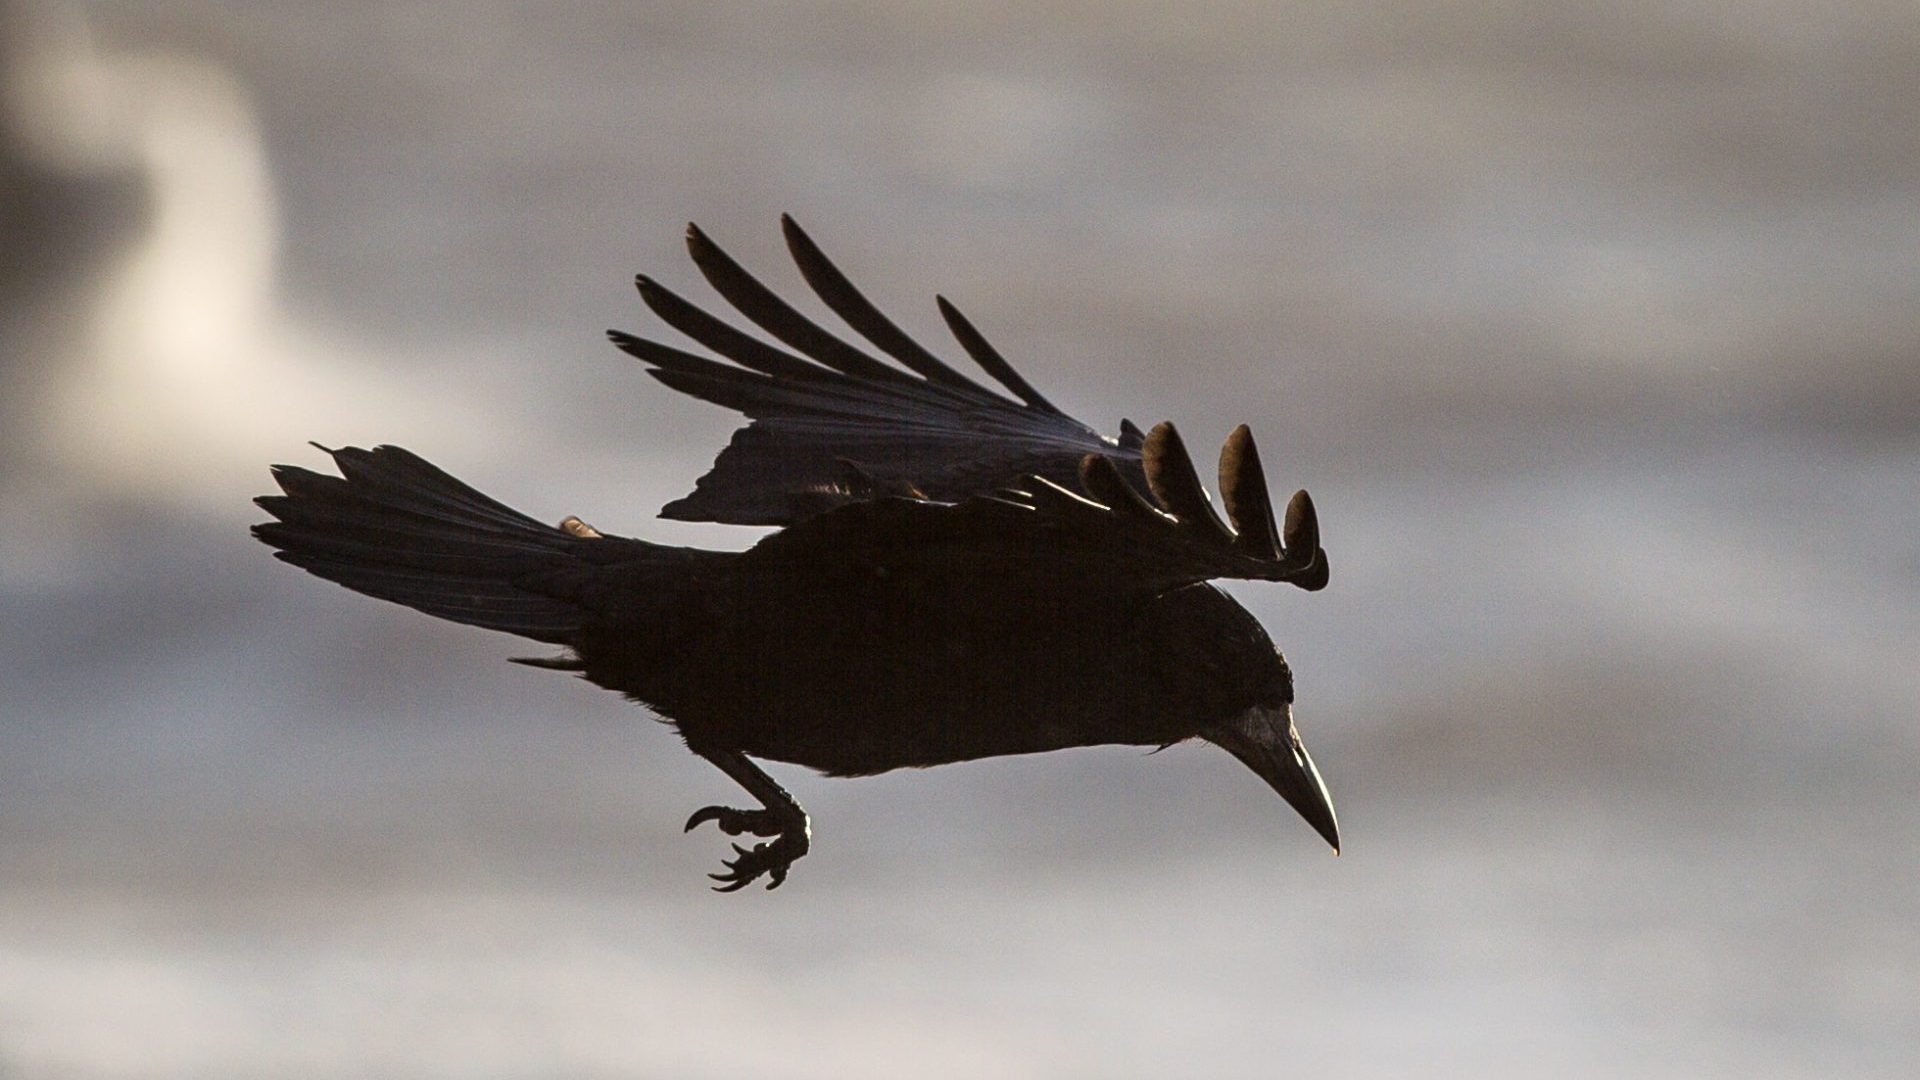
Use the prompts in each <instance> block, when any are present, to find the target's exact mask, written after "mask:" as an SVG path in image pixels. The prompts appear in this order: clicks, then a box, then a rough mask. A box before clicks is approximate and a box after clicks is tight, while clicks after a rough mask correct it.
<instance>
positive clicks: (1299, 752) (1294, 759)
mask: <svg viewBox="0 0 1920 1080" xmlns="http://www.w3.org/2000/svg"><path fill="white" fill-rule="evenodd" d="M1201 737H1202V738H1205V739H1206V740H1207V741H1208V742H1211V743H1215V744H1217V745H1219V746H1220V747H1222V748H1224V749H1225V750H1226V751H1227V752H1228V753H1230V754H1232V755H1233V756H1234V757H1237V758H1239V759H1240V760H1241V762H1243V763H1244V764H1245V765H1246V766H1247V768H1249V769H1252V770H1253V771H1254V772H1255V773H1256V774H1258V775H1259V777H1260V779H1262V780H1265V781H1266V782H1267V783H1268V785H1270V786H1271V787H1272V788H1273V790H1275V791H1277V792H1279V793H1280V797H1281V798H1283V799H1285V800H1287V805H1288V806H1291V807H1293V808H1294V809H1295V810H1296V811H1298V812H1299V814H1300V816H1301V817H1303V818H1306V819H1307V824H1309V825H1311V826H1313V829H1314V831H1315V832H1317V833H1319V834H1320V835H1321V836H1323V837H1325V838H1326V841H1327V843H1329V844H1332V845H1333V853H1334V854H1335V855H1338V854H1339V853H1340V822H1339V821H1338V820H1336V819H1335V818H1334V816H1333V799H1332V798H1331V797H1330V796H1328V794H1327V785H1326V782H1325V781H1323V780H1321V779H1320V770H1319V769H1316V768H1314V766H1313V757H1312V756H1311V755H1309V754H1308V753H1307V748H1306V746H1304V745H1303V744H1302V743H1301V742H1300V733H1299V732H1298V731H1295V730H1294V727H1293V707H1292V706H1291V705H1282V706H1280V707H1279V708H1277V709H1269V708H1265V707H1258V706H1256V707H1255V708H1252V709H1248V710H1247V711H1246V712H1244V713H1241V714H1240V716H1239V717H1238V718H1236V719H1234V720H1231V721H1228V722H1227V723H1225V724H1221V725H1219V726H1218V727H1214V728H1211V729H1209V730H1207V731H1206V732H1204V733H1202V736H1201Z"/></svg>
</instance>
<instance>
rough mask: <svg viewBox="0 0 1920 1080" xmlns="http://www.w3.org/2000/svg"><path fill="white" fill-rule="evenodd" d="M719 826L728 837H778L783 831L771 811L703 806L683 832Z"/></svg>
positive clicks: (778, 817)
mask: <svg viewBox="0 0 1920 1080" xmlns="http://www.w3.org/2000/svg"><path fill="white" fill-rule="evenodd" d="M709 821H711V822H713V823H715V824H716V825H719V826H720V831H721V832H723V833H726V834H727V835H728V836H739V835H741V834H742V833H752V834H753V835H755V836H779V835H780V834H781V833H782V832H783V831H785V826H784V825H783V824H782V822H781V821H780V816H779V815H778V814H776V813H774V812H773V811H771V810H736V809H734V808H733V807H731V806H703V807H701V808H700V809H698V810H695V811H694V812H693V816H692V817H690V818H688V819H687V827H686V828H685V829H684V830H682V831H683V832H692V831H693V830H695V829H697V828H699V827H700V826H701V825H704V824H706V823H707V822H709Z"/></svg>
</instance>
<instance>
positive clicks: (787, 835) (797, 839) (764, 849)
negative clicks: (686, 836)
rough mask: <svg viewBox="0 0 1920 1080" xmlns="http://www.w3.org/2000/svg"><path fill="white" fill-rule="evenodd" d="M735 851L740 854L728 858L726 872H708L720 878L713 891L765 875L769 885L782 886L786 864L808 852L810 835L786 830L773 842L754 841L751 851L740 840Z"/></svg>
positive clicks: (726, 889) (740, 886) (732, 889)
mask: <svg viewBox="0 0 1920 1080" xmlns="http://www.w3.org/2000/svg"><path fill="white" fill-rule="evenodd" d="M709 809H711V808H709ZM703 812H704V811H703ZM696 816H698V815H696ZM723 827H724V826H723ZM733 851H734V854H735V855H738V856H739V858H736V859H731V860H728V861H726V862H725V864H724V865H725V866H726V868H727V872H726V873H724V874H708V875H707V876H708V877H710V878H712V879H713V880H715V881H718V882H720V884H718V885H715V886H714V887H713V891H714V892H737V891H739V890H741V889H744V888H746V887H747V886H748V885H749V884H751V883H752V882H753V881H754V880H756V879H757V878H759V877H761V876H762V875H765V877H766V878H767V888H769V889H777V888H779V887H780V883H781V882H783V881H785V880H787V868H788V867H790V866H792V865H793V861H794V860H795V859H798V858H799V857H800V856H802V855H805V854H806V853H807V838H806V834H805V833H793V832H784V833H781V834H780V836H779V838H778V839H776V840H774V841H772V842H771V843H766V844H755V845H753V850H751V851H749V850H747V849H746V848H743V847H741V846H740V845H739V844H735V845H733Z"/></svg>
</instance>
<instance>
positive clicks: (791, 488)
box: [608, 217, 1143, 525]
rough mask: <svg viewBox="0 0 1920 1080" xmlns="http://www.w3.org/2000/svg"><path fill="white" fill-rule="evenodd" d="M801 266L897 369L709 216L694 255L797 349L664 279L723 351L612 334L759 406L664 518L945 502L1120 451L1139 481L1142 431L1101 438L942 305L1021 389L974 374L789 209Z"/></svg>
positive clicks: (680, 326) (718, 286)
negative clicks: (884, 500)
mask: <svg viewBox="0 0 1920 1080" xmlns="http://www.w3.org/2000/svg"><path fill="white" fill-rule="evenodd" d="M781 225H782V227H783V228H784V230H785V233H786V240H787V247H788V249H789V250H790V251H791V252H792V254H793V258H794V261H795V262H796V263H798V264H799V267H800V273H801V275H802V276H803V277H805V278H806V281H807V284H808V285H810V286H812V288H813V291H814V292H815V293H816V294H818V295H819V297H820V299H821V300H822V301H823V302H824V303H825V304H826V306H827V307H828V308H830V309H831V310H832V311H833V312H834V313H835V314H836V315H838V316H839V317H840V318H841V319H842V320H843V321H844V322H846V324H847V325H848V326H850V327H852V328H853V329H854V330H855V331H857V332H858V333H859V334H860V336H861V337H864V338H865V339H866V340H867V341H868V342H870V343H871V344H872V345H873V346H874V347H875V348H877V349H878V350H879V351H880V352H882V353H884V354H885V355H886V356H888V357H891V358H892V359H893V360H894V361H895V362H896V363H897V364H898V365H899V366H896V365H895V364H890V363H887V362H886V361H884V360H881V359H879V358H877V357H875V356H874V355H873V354H872V353H870V352H868V351H866V350H865V349H863V348H861V347H859V346H856V345H853V344H850V343H848V342H847V341H846V340H845V339H843V338H841V337H839V336H837V335H836V334H834V333H832V332H831V331H829V330H827V329H825V328H823V327H821V326H820V325H819V324H818V323H815V322H814V321H813V320H811V319H809V318H808V317H807V316H805V315H803V314H801V313H800V312H799V311H797V310H795V309H794V308H793V307H792V306H791V305H789V304H788V303H787V302H786V301H784V300H782V299H780V298H779V297H778V296H776V295H775V294H774V293H773V291H772V290H771V289H769V288H767V287H766V286H765V285H763V284H761V283H760V281H759V280H758V279H756V278H755V277H754V276H753V275H751V274H749V273H748V272H747V271H746V270H745V269H743V268H742V267H741V266H740V264H739V263H737V262H735V261H734V260H733V259H732V258H731V257H730V256H728V255H727V253H726V252H724V251H722V250H720V248H719V246H718V245H716V244H714V242H713V241H712V240H710V239H708V238H707V235H706V234H705V233H703V232H701V231H700V229H699V228H698V227H697V226H688V228H687V247H688V249H689V250H690V251H691V252H692V254H693V261H694V263H695V265H697V266H698V267H699V269H700V272H701V273H702V274H703V275H704V276H705V277H706V279H707V281H708V283H710V284H711V285H712V286H713V288H714V290H715V291H716V292H718V293H719V294H720V295H721V296H722V297H723V298H724V299H725V300H726V301H727V302H728V303H729V304H731V305H733V307H734V309H735V310H736V311H738V312H739V313H740V314H741V315H744V316H745V317H746V318H747V319H748V320H749V321H750V322H752V323H753V324H754V325H755V326H758V327H759V328H760V329H761V330H763V331H765V332H766V333H767V334H768V335H769V336H771V337H772V338H774V339H776V340H778V341H779V342H782V343H783V344H784V345H785V346H786V347H784V348H783V347H780V346H776V345H773V344H770V343H768V342H766V341H763V340H761V339H760V338H758V337H754V336H752V335H749V334H747V333H745V332H744V331H742V330H740V329H738V328H736V327H734V326H732V325H729V324H728V323H726V322H724V321H722V320H720V319H718V318H716V317H714V316H713V315H710V314H708V313H707V312H705V311H702V310H701V309H700V308H698V307H696V306H694V305H693V304H691V303H689V302H688V301H686V300H684V299H682V298H681V297H679V296H678V295H675V294H674V293H672V292H670V291H668V290H667V289H666V288H665V287H664V286H662V285H661V284H660V283H659V282H657V281H654V280H653V279H652V278H649V277H646V276H644V275H643V276H641V277H640V278H638V279H637V283H638V285H639V289H640V296H641V298H642V299H643V300H645V301H646V304H647V306H648V307H649V308H651V309H652V310H653V312H654V314H656V315H658V316H659V317H660V318H661V319H662V320H663V321H665V322H666V323H667V325H669V326H671V327H673V328H674V329H675V330H678V331H679V332H681V333H682V334H685V335H686V336H687V337H689V338H691V339H693V340H694V341H696V342H698V343H699V344H701V345H702V346H705V347H706V348H707V349H709V350H711V351H712V352H714V353H716V354H718V355H719V356H720V357H723V358H724V359H725V361H728V362H722V361H721V360H716V359H712V358H709V357H704V356H696V355H694V354H692V353H689V352H686V351H683V350H681V349H676V348H673V347H671V346H668V345H663V344H661V343H659V342H656V341H650V340H647V339H644V338H639V337H635V336H633V335H630V334H625V333H621V332H619V331H609V333H608V337H609V338H611V339H612V341H613V343H614V344H615V345H617V346H619V347H620V348H621V349H622V350H624V351H626V352H628V353H631V354H632V355H634V356H636V357H638V358H639V359H641V360H643V361H645V362H646V363H647V364H648V365H649V373H650V374H652V375H653V376H654V377H655V378H657V379H659V380H660V381H661V382H663V383H666V384H667V385H668V386H671V387H673V388H674V389H676V390H679V391H682V392H684V393H687V394H691V395H693V396H694V397H697V398H701V399H704V400H706V401H711V402H714V403H715V404H718V405H724V406H726V407H727V408H730V409H736V410H738V411H740V412H742V413H744V414H746V416H747V417H748V418H749V419H750V421H751V422H750V423H748V424H747V426H746V427H744V428H741V429H740V430H739V431H737V432H735V433H734V435H733V439H732V441H731V442H729V443H728V444H727V448H726V449H725V450H724V451H722V452H721V454H720V457H719V459H718V460H716V461H715V462H714V465H713V469H712V470H711V471H710V472H708V473H707V474H706V475H705V476H703V477H701V478H700V480H699V482H698V483H697V484H696V486H695V488H694V490H693V492H692V493H691V494H689V495H687V496H686V497H685V498H681V499H677V500H675V501H674V502H671V503H668V504H667V505H666V506H665V507H664V508H663V509H662V510H661V511H660V516H661V517H665V518H673V519H678V520H683V521H718V522H726V523H730V524H739V525H789V524H792V523H794V522H796V521H799V520H801V519H803V518H806V517H809V516H811V515H813V514H816V513H819V512H821V511H823V510H826V509H829V508H831V507H834V506H838V505H841V504H844V503H847V502H853V501H860V500H863V499H867V498H873V497H876V496H880V495H886V494H910V495H918V496H924V497H926V498H929V499H934V500H939V501H944V502H959V501H961V500H964V499H966V498H968V497H970V496H974V495H978V494H982V493H984V492H988V491H993V490H995V489H998V488H1003V487H1007V486H1010V485H1012V484H1014V483H1016V482H1017V481H1018V480H1019V479H1020V478H1021V477H1023V476H1027V475H1037V476H1042V477H1045V478H1047V479H1049V480H1051V481H1053V482H1054V483H1056V484H1065V485H1071V484H1073V483H1074V482H1075V481H1074V477H1075V475H1076V473H1077V470H1078V469H1079V465H1080V459H1081V458H1083V457H1085V456H1086V455H1088V454H1099V455H1102V456H1106V457H1110V458H1113V459H1116V460H1117V461H1118V462H1119V463H1120V467H1121V469H1122V471H1123V472H1125V473H1127V474H1128V475H1129V476H1131V477H1133V478H1134V479H1135V480H1136V482H1138V481H1139V480H1140V479H1141V474H1140V464H1139V461H1140V454H1141V444H1142V439H1143V436H1142V435H1141V433H1140V431H1139V429H1138V428H1135V427H1134V426H1133V425H1132V424H1130V423H1124V422H1123V423H1122V425H1121V432H1120V437H1119V438H1118V439H1108V438H1103V437H1102V436H1101V435H1100V434H1099V433H1098V432H1096V431H1094V430H1093V429H1092V428H1090V427H1088V426H1087V425H1086V424H1083V423H1081V422H1080V421H1078V420H1075V419H1074V418H1073V417H1071V416H1068V415H1066V414H1065V413H1063V412H1061V411H1060V410H1059V409H1058V408H1057V407H1055V406H1054V404H1053V403H1052V402H1050V401H1048V400H1047V399H1046V398H1045V397H1043V396H1041V394H1040V392H1039V391H1037V390H1035V389H1034V388H1033V387H1032V386H1031V385H1030V384H1028V382H1027V381H1026V380H1025V379H1023V378H1021V377H1020V374H1019V373H1018V372H1016V371H1014V369H1013V367H1012V366H1011V365H1009V364H1008V363H1007V361H1006V360H1005V358H1003V357H1002V356H1001V355H1000V353H999V352H998V351H996V350H995V349H994V348H993V346H992V345H989V344H988V343H987V340H986V339H985V338H984V337H982V336H981V335H980V332H979V331H978V330H976V329H974V326H973V324H972V323H971V322H969V321H968V320H967V318H966V316H964V315H962V314H960V311H959V309H957V308H955V307H954V306H953V305H952V304H950V303H948V302H947V300H946V298H944V297H940V298H938V300H939V306H940V314H941V315H942V316H944V317H945V319H946V322H947V326H948V327H949V328H950V329H951V330H952V331H953V335H954V337H955V338H956V339H957V340H958V341H959V343H960V345H961V347H962V348H963V349H964V350H965V351H966V353H967V355H968V356H970V357H971V358H972V359H973V361H974V362H975V363H976V364H978V365H979V366H980V368H981V369H982V370H984V371H985V372H986V373H987V374H988V375H990V376H992V377H993V379H994V381H996V382H998V383H999V384H1000V385H1001V386H1002V387H1004V388H1005V389H1006V390H1007V391H1008V392H1009V393H1011V394H1012V395H1013V396H1014V398H1017V399H1018V400H1017V401H1016V400H1011V399H1009V398H1007V397H1005V396H1003V395H1001V394H999V393H996V392H994V391H993V390H990V389H988V388H987V387H985V386H983V385H981V384H980V383H978V382H976V381H974V380H973V379H971V378H969V377H968V376H966V375H965V374H962V373H961V372H960V371H958V370H956V369H955V368H953V367H951V366H949V365H948V364H947V363H946V362H945V361H942V360H941V359H940V358H938V357H936V356H934V355H933V353H931V352H929V351H928V350H927V349H926V348H924V347H922V346H921V345H920V344H919V343H918V342H916V341H914V340H913V339H912V338H910V337H908V336H907V335H906V333H905V332H903V331H902V330H901V329H900V328H899V327H898V326H896V325H895V324H894V323H893V321H892V320H890V319H888V318H887V317H886V316H885V315H884V314H882V313H881V312H880V310H879V309H878V308H876V307H874V306H873V304H872V302H870V301H869V300H868V299H867V298H866V297H865V296H863V295H861V293H860V292H859V290H857V289H855V288H854V287H853V284H852V283H851V282H849V281H848V280H847V278H846V275H844V274H842V273H841V272H840V270H839V268H837V267H835V266H834V265H833V263H832V262H830V261H828V259H827V257H826V255H824V254H823V253H822V252H821V251H820V248H819V247H818V246H816V245H815V244H814V242H813V240H812V239H811V238H810V237H808V236H807V234H806V233H805V232H803V231H801V229H800V226H799V225H797V224H795V223H794V221H793V219H792V218H791V217H782V218H781Z"/></svg>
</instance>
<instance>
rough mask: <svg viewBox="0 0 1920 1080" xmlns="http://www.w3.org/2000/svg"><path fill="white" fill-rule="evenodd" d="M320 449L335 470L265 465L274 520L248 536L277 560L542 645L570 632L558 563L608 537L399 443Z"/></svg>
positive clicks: (262, 501) (569, 596)
mask: <svg viewBox="0 0 1920 1080" xmlns="http://www.w3.org/2000/svg"><path fill="white" fill-rule="evenodd" d="M322 449H326V448H324V447H322ZM327 452H328V453H329V454H331V455H332V456H333V460H334V463H335V464H336V465H337V466H338V467H339V469H340V472H341V475H340V476H337V477H336V476H326V475H323V474H321V473H316V472H312V471H310V470H308V469H302V468H298V467H295V466H288V465H282V466H277V467H275V469H274V470H273V475H274V479H275V480H276V481H277V482H278V483H279V485H280V490H281V491H282V494H280V495H265V496H261V497H260V498H258V499H256V500H254V501H255V502H256V503H257V504H258V505H259V506H260V508H261V509H263V510H265V511H266V512H267V513H269V514H271V515H273V517H274V518H275V519H276V520H274V521H269V522H263V523H261V524H259V525H256V526H254V527H253V534H254V535H255V536H256V537H258V538H259V539H260V540H262V541H264V542H265V543H267V544H268V545H270V546H272V547H273V548H275V549H276V551H275V552H274V554H275V556H276V557H277V558H279V559H281V560H282V561H284V562H288V563H291V564H293V565H294V566H298V567H300V568H301V569H304V570H306V571H308V572H310V573H312V574H315V575H317V576H319V577H322V578H325V579H327V580H328V581H333V582H336V583H338V584H341V585H344V586H346V587H347V588H349V589H353V590H354V591H356V592H361V593H365V594H367V595H368V596H374V597H378V598H380V599H383V600H391V601H393V602H395V603H399V604H405V605H406V606H408V607H411V608H414V609H416V610H419V611H423V612H426V613H427V614H429V615H435V616H438V617H440V618H443V619H450V620H452V621H454V622H460V623H467V624H469V625H473V626H482V627H486V628H487V629H490V630H502V631H505V632H507V633H512V634H519V635H521V636H523V637H529V638H533V639H534V640H536V641H545V642H551V643H554V644H566V643H568V642H570V641H571V640H573V638H574V637H575V636H576V635H577V634H578V633H579V630H580V628H581V625H582V622H583V619H584V616H585V613H584V611H583V609H582V607H581V605H580V603H579V589H578V587H577V585H578V583H579V580H580V579H581V575H580V574H577V573H571V572H570V571H575V570H580V571H584V570H586V569H587V568H588V566H589V565H591V564H592V563H596V562H601V561H603V560H601V559H596V558H590V557H587V552H586V550H583V545H603V546H604V545H608V544H609V543H610V542H609V541H607V540H602V539H597V538H584V537H579V536H574V535H570V534H568V533H567V532H564V531H562V530H561V529H558V528H555V527H553V526H551V525H547V524H544V523H542V522H540V521H536V520H535V519H533V518H531V517H528V516H527V515H525V514H522V513H520V512H519V511H517V510H514V509H512V508H510V507H508V506H506V505H505V504H503V503H500V502H498V501H496V500H494V499H491V498H488V497H487V496H485V495H482V494H481V493H480V492H478V491H475V490H474V489H473V488H471V487H468V486H467V485H466V484H463V483H461V482H460V481H458V480H455V479H454V478H453V477H451V476H449V475H447V474H446V473H445V472H442V471H441V470H440V469H438V468H435V467H434V466H433V465H431V464H429V463H428V462H426V461H425V460H424V459H422V458H420V457H418V456H416V455H414V454H412V453H409V452H408V451H406V450H402V449H400V448H399V447H395V446H381V447H377V448H375V449H373V450H362V449H359V448H356V447H348V448H344V449H340V450H328V451H327ZM620 543H622V544H640V543H641V542H640V541H620ZM569 582H571V583H572V584H573V585H574V586H575V587H569Z"/></svg>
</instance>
